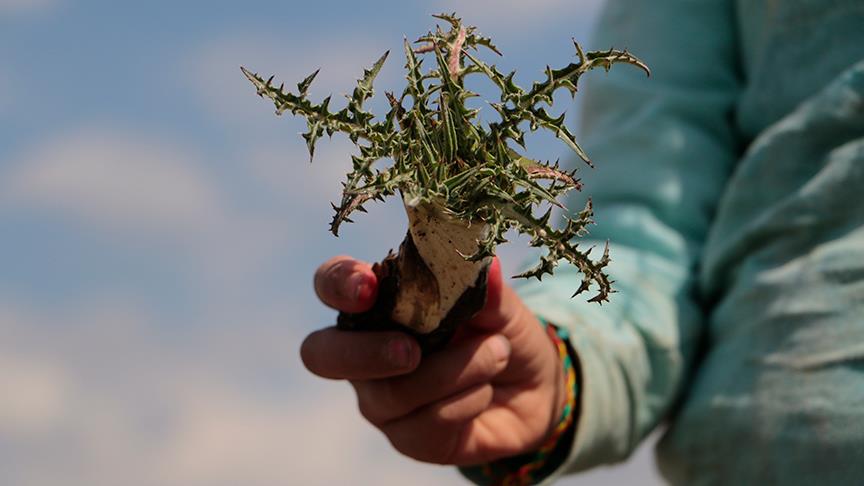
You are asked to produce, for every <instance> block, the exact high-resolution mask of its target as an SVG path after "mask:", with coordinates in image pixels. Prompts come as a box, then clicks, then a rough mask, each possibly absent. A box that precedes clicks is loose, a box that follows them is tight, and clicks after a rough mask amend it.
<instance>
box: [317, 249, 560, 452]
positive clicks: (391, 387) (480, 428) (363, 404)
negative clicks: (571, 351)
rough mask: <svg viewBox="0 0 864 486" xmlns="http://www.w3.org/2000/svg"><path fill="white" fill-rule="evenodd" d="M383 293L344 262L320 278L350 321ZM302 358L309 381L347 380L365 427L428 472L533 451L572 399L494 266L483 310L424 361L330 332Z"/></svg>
mask: <svg viewBox="0 0 864 486" xmlns="http://www.w3.org/2000/svg"><path fill="white" fill-rule="evenodd" d="M377 284H378V282H377V279H376V277H375V274H374V273H373V272H372V268H371V266H370V265H369V264H367V263H364V262H360V261H357V260H354V259H352V258H350V257H345V256H340V257H335V258H332V259H330V260H329V261H327V262H326V263H324V264H323V265H322V266H321V267H319V268H318V271H317V272H316V274H315V291H316V293H317V294H318V297H319V298H320V299H321V301H322V302H323V303H324V304H326V305H328V306H330V307H332V308H334V309H336V310H339V311H343V312H351V313H355V312H363V311H366V310H368V309H369V308H370V307H371V306H372V304H373V303H374V301H375V297H376V293H377ZM300 354H301V357H302V359H303V363H304V364H305V366H306V367H307V368H308V369H309V371H311V372H312V373H314V374H316V375H318V376H321V377H324V378H330V379H341V380H348V381H349V382H350V383H351V384H352V385H353V387H354V390H355V391H356V394H357V403H358V405H359V408H360V413H361V414H362V415H363V417H365V418H366V420H368V421H369V422H370V423H371V424H372V425H374V426H375V427H377V428H378V429H380V430H381V431H382V432H383V433H384V434H385V435H386V436H387V438H388V439H389V440H390V442H391V444H393V447H395V448H396V449H397V450H398V451H399V452H401V453H403V454H405V455H407V456H409V457H412V458H414V459H417V460H420V461H425V462H432V463H438V464H452V465H457V466H465V465H473V464H481V463H485V462H489V461H493V460H496V459H500V458H503V457H509V456H514V455H518V454H522V453H525V452H529V451H532V450H534V449H536V448H538V447H539V446H540V445H541V444H542V443H543V441H544V439H546V438H547V437H548V436H549V434H550V433H551V432H552V430H553V429H554V427H555V425H556V423H557V420H558V418H559V417H560V415H561V411H562V410H561V408H562V401H563V399H564V396H565V388H564V387H565V386H566V383H565V377H564V373H563V371H562V368H561V363H560V362H559V359H558V353H557V350H556V349H555V347H554V345H553V344H552V342H551V340H550V339H549V337H548V336H547V334H546V331H545V330H544V329H543V327H542V326H541V325H540V323H539V322H538V321H537V319H536V318H535V317H534V316H533V314H532V313H531V312H530V311H529V310H528V309H527V308H526V307H525V305H524V304H523V303H522V301H521V300H520V299H519V297H518V296H517V295H516V293H515V292H514V291H513V289H511V288H510V287H509V286H507V285H504V283H503V282H502V278H501V265H500V262H499V261H498V259H497V258H496V259H495V260H494V262H493V263H492V266H491V268H490V270H489V281H488V295H487V299H486V306H485V307H484V308H483V309H482V310H481V311H480V312H479V313H478V314H477V315H476V316H474V317H473V318H472V319H471V320H470V321H467V322H465V323H463V324H462V325H460V328H459V330H458V331H457V333H456V336H455V337H454V338H453V340H452V341H451V342H450V343H449V344H448V345H447V347H445V348H444V349H443V350H441V351H438V352H436V353H433V354H429V355H426V356H422V357H421V353H420V348H419V346H418V345H417V342H416V341H415V340H414V339H413V338H412V337H411V336H409V335H407V334H404V333H401V332H348V331H341V330H337V329H336V328H335V327H330V328H326V329H323V330H320V331H317V332H314V333H312V334H310V335H309V336H308V337H307V338H306V340H305V341H304V342H303V345H302V347H301V350H300Z"/></svg>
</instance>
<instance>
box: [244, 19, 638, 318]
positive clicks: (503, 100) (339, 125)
mask: <svg viewBox="0 0 864 486" xmlns="http://www.w3.org/2000/svg"><path fill="white" fill-rule="evenodd" d="M435 18H437V19H439V20H442V21H444V22H445V23H446V24H447V25H448V26H449V30H442V29H441V28H440V27H436V28H435V29H434V30H433V31H430V32H428V33H427V34H426V35H423V36H421V37H420V38H419V40H418V43H420V44H421V45H420V47H418V48H416V49H415V48H412V46H411V45H410V44H409V43H408V40H407V38H406V39H405V40H404V51H405V69H406V75H405V79H406V86H405V88H404V90H403V91H402V93H401V94H398V95H397V94H395V93H390V92H388V93H386V97H387V100H388V104H389V110H388V111H387V113H386V114H385V115H384V117H383V121H376V119H375V115H374V114H372V113H371V112H369V111H365V110H364V109H363V105H364V104H365V102H366V101H367V100H368V99H370V98H371V97H372V96H373V94H374V92H373V83H374V80H375V78H376V77H377V76H378V74H379V73H380V71H381V69H382V66H383V65H384V62H385V61H386V59H387V56H388V54H389V51H388V52H387V53H384V55H382V56H381V57H380V58H379V59H378V60H377V61H376V62H375V63H374V64H373V65H372V67H371V68H369V69H366V70H364V71H363V75H362V76H361V78H360V79H359V80H358V81H357V83H356V86H355V88H354V91H353V92H352V94H351V96H348V102H347V106H345V107H344V108H342V109H339V110H336V111H332V110H331V108H330V97H327V98H325V99H324V100H323V101H321V102H320V103H316V102H313V101H312V100H310V99H309V96H308V91H309V88H310V86H311V84H312V82H313V81H314V79H315V77H316V75H317V74H318V71H315V72H314V73H312V74H310V75H309V76H307V77H306V78H304V79H303V80H302V81H301V82H300V83H298V84H297V93H296V94H295V93H292V92H290V91H287V90H285V87H284V84H280V85H279V86H278V87H276V86H274V84H273V78H272V77H271V78H269V79H267V80H265V79H263V78H262V77H260V76H259V75H258V74H255V73H253V72H251V71H249V70H247V69H246V68H242V67H241V70H242V71H243V74H244V76H246V78H247V79H249V81H250V82H251V83H252V84H253V86H254V87H255V90H256V92H257V93H258V95H260V96H261V97H264V98H268V99H270V100H271V101H272V102H273V105H274V106H275V108H276V113H277V114H282V113H285V112H290V113H292V114H294V115H298V116H301V117H303V118H305V119H306V122H307V131H306V132H305V133H303V138H304V140H305V141H306V146H307V149H308V151H309V155H310V159H311V157H312V156H313V155H314V151H315V146H316V142H317V141H318V140H319V139H320V137H321V136H323V134H325V133H326V134H328V135H333V134H335V133H344V134H345V135H347V136H348V138H349V139H350V140H351V141H352V142H354V143H355V144H356V145H357V147H358V150H359V154H358V155H353V156H352V157H351V160H352V170H351V171H350V172H349V173H348V175H347V177H346V179H345V181H344V182H343V184H342V185H343V195H342V199H341V201H340V204H339V205H338V206H337V205H335V204H333V209H334V211H335V215H334V217H333V220H332V221H331V224H330V229H331V231H332V232H333V233H334V234H338V231H339V228H340V225H341V224H342V223H343V222H351V219H350V216H351V214H352V213H353V212H354V211H360V212H365V211H366V207H365V206H364V203H366V202H368V201H372V200H375V201H380V200H384V199H385V198H386V197H390V196H393V195H395V194H396V193H401V194H402V197H403V198H404V199H405V201H406V202H407V203H410V204H420V203H428V204H436V205H439V206H441V209H442V210H443V211H444V212H445V213H447V214H450V215H453V216H454V217H457V218H460V219H463V220H465V221H472V222H477V223H478V224H479V223H482V224H485V225H487V227H488V228H489V231H488V233H487V234H486V236H485V237H484V238H482V240H481V241H478V246H477V251H476V252H474V253H473V254H471V255H465V257H466V258H468V259H471V260H475V261H476V260H480V259H482V258H485V257H488V256H490V255H493V254H494V253H495V248H496V247H497V245H499V244H501V243H503V242H505V241H506V237H505V233H506V232H507V231H508V230H509V229H511V228H512V229H515V230H516V231H517V232H519V233H522V234H526V235H528V236H530V238H531V242H530V244H531V245H532V246H536V247H543V248H546V250H547V253H546V255H544V256H543V257H542V258H541V259H540V262H539V264H538V265H537V266H535V267H534V268H533V269H531V270H529V271H527V272H525V273H523V274H521V275H519V276H521V277H536V278H542V277H543V276H544V275H546V274H550V273H552V272H553V271H554V269H555V267H556V265H558V264H559V262H561V261H565V262H568V263H569V264H571V265H574V266H575V267H576V268H578V269H579V270H580V272H581V273H582V276H583V279H582V282H581V284H580V287H579V289H578V290H577V293H581V292H584V291H586V290H588V289H589V288H596V289H597V294H596V295H595V296H594V297H592V298H591V301H594V302H603V301H605V300H607V299H608V296H609V294H610V293H611V292H612V288H611V283H612V282H611V281H610V280H609V278H608V276H607V275H606V274H605V273H604V268H605V266H606V265H607V264H608V263H609V253H608V246H607V247H606V249H605V250H604V253H603V255H602V256H600V257H599V258H597V259H592V258H591V257H590V249H589V250H582V249H581V248H579V246H578V243H577V241H578V238H579V237H581V236H583V235H584V234H585V233H586V232H587V228H588V226H589V225H590V224H592V223H593V220H592V218H593V208H592V206H591V202H590V199H589V201H588V204H587V205H586V207H585V208H584V209H582V210H581V211H579V212H578V213H576V214H575V215H573V216H571V217H568V218H567V219H566V223H565V224H564V225H563V227H561V228H556V227H553V225H551V224H550V216H551V214H552V211H551V206H558V207H563V206H562V205H561V203H560V198H561V197H562V196H563V195H564V194H566V193H567V192H568V191H570V190H572V189H577V190H578V189H581V183H580V182H579V180H578V179H576V178H575V169H574V170H573V171H566V170H562V169H561V168H560V167H559V166H558V163H557V162H556V163H555V164H550V163H541V162H537V161H535V160H532V159H530V158H529V157H526V156H524V155H522V154H520V153H518V152H516V151H515V150H514V149H513V148H511V147H514V146H516V145H518V146H522V147H523V148H524V146H525V133H526V127H527V129H528V130H531V131H534V130H539V129H543V130H548V131H550V132H552V133H553V134H554V135H555V136H557V137H558V138H560V139H561V140H563V141H564V143H565V144H566V145H567V146H569V147H570V148H571V149H572V150H573V151H574V152H576V154H577V155H578V156H579V157H581V158H582V159H583V160H585V161H586V162H589V164H590V160H589V159H588V155H587V154H586V153H585V152H584V151H583V150H582V148H581V147H580V146H579V144H578V142H577V140H576V138H575V136H574V135H573V133H571V131H570V130H569V129H568V128H567V126H566V121H565V116H564V115H563V114H560V113H559V114H553V113H551V112H550V110H551V109H552V107H553V106H552V105H553V102H554V94H555V92H556V91H558V90H562V89H563V90H566V91H568V92H569V93H570V94H571V95H575V93H576V91H577V88H578V81H579V79H580V77H581V76H582V75H584V74H585V73H587V72H588V71H590V70H591V69H595V68H603V69H609V68H610V67H611V66H612V65H614V64H619V63H623V64H631V65H634V66H636V67H637V68H640V69H643V70H645V72H646V73H649V71H648V69H647V67H646V66H645V65H644V63H642V62H641V61H639V60H638V59H637V58H636V57H634V56H632V55H631V54H630V53H628V52H626V51H618V50H614V49H610V50H608V51H595V52H587V53H586V52H585V51H583V50H582V48H581V46H579V45H578V44H577V43H576V42H575V41H574V46H575V48H576V54H577V56H578V60H577V62H571V63H569V64H568V65H566V66H564V67H562V68H558V69H556V68H553V67H549V66H547V68H546V69H545V70H544V73H543V77H542V79H541V80H539V81H537V82H535V83H533V84H532V85H531V89H530V90H525V89H523V88H522V87H520V86H519V85H518V84H517V83H516V81H515V71H510V72H508V73H507V74H504V72H502V71H500V70H499V69H498V68H497V67H496V66H495V65H490V64H488V63H486V62H485V61H484V60H482V59H481V56H480V55H479V53H478V51H480V49H479V48H480V47H483V48H485V49H489V50H491V51H493V52H494V53H496V54H499V55H500V54H501V53H500V52H499V51H498V49H497V47H496V46H495V45H494V44H493V43H492V41H491V40H490V39H489V38H487V37H483V36H481V35H480V34H478V33H477V30H476V28H475V27H473V26H468V25H464V24H463V22H462V19H460V18H459V17H458V16H457V15H456V14H455V13H453V14H446V13H445V14H440V15H436V16H435ZM423 55H432V56H433V57H434V59H433V62H434V65H433V67H432V69H424V67H423V61H424V59H423V57H422V56H423ZM474 75H477V76H482V77H485V78H486V79H488V80H489V81H490V82H491V83H492V84H493V85H494V86H495V87H496V88H497V90H498V99H497V100H490V104H491V106H492V108H493V109H495V111H496V112H497V113H498V115H499V117H500V119H499V120H496V121H493V122H491V123H481V122H480V121H478V118H479V117H478V114H479V110H478V109H476V108H469V107H468V106H466V103H467V100H469V99H470V98H472V97H475V96H476V94H475V93H472V92H471V91H469V90H468V89H466V88H465V86H464V78H465V77H466V76H474ZM382 159H392V161H393V164H392V166H390V167H388V168H386V169H378V168H376V164H378V163H379V161H381V160H382ZM547 203H548V204H549V205H550V207H549V209H547V210H546V212H545V213H544V214H543V215H542V216H539V217H536V216H534V211H535V209H536V208H537V206H538V205H541V204H547Z"/></svg>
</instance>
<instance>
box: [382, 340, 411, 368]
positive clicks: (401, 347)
mask: <svg viewBox="0 0 864 486" xmlns="http://www.w3.org/2000/svg"><path fill="white" fill-rule="evenodd" d="M387 357H388V358H389V359H390V362H391V363H393V364H394V365H396V366H398V367H399V368H407V367H409V366H411V360H412V356H411V343H409V342H408V340H407V339H404V338H396V339H392V340H390V342H389V343H388V345H387Z"/></svg>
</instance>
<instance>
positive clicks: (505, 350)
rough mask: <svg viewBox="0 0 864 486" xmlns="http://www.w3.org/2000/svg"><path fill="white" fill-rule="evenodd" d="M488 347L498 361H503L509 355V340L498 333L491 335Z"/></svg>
mask: <svg viewBox="0 0 864 486" xmlns="http://www.w3.org/2000/svg"><path fill="white" fill-rule="evenodd" d="M489 347H490V348H491V349H492V354H493V355H494V356H495V358H496V359H497V360H498V361H504V360H505V359H507V358H509V357H510V349H511V348H510V340H509V339H507V338H505V337H504V336H502V335H500V334H496V335H494V336H492V339H490V340H489Z"/></svg>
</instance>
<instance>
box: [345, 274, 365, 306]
mask: <svg viewBox="0 0 864 486" xmlns="http://www.w3.org/2000/svg"><path fill="white" fill-rule="evenodd" d="M347 286H348V291H347V292H345V295H348V296H351V298H352V299H354V302H358V301H360V300H363V299H364V298H365V297H368V295H369V278H368V277H367V276H366V274H365V273H363V272H354V273H352V274H351V276H350V277H348V282H347Z"/></svg>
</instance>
